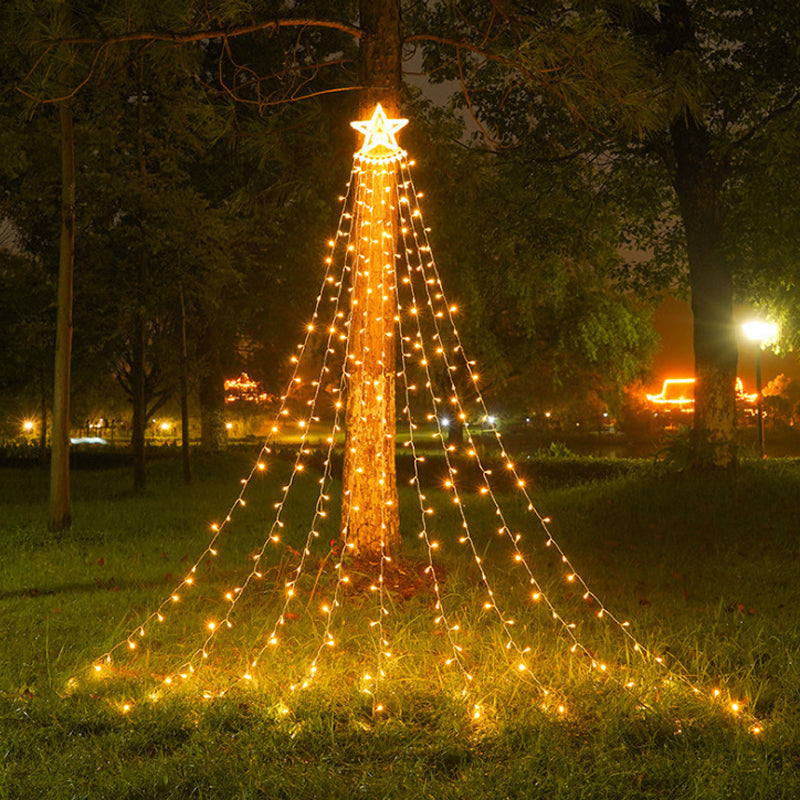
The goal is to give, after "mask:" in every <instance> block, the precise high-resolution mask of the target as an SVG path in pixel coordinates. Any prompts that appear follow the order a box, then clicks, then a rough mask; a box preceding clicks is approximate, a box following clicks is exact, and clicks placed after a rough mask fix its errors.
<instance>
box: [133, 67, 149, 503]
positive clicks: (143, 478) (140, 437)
mask: <svg viewBox="0 0 800 800" xmlns="http://www.w3.org/2000/svg"><path fill="white" fill-rule="evenodd" d="M138 77H139V81H138V83H139V91H138V95H137V102H136V156H137V160H138V162H139V173H140V175H141V176H142V178H143V179H144V177H145V176H146V175H147V162H146V160H145V152H144V62H143V61H140V63H139V76H138ZM140 233H141V237H142V244H141V248H142V249H141V253H140V254H139V260H138V262H137V272H136V312H135V314H134V319H133V342H132V347H131V405H132V413H133V419H132V425H131V450H132V451H133V489H134V491H137V492H138V491H141V490H142V489H144V488H145V486H146V485H147V464H146V460H145V459H146V456H145V449H144V447H145V430H146V428H147V386H146V375H145V351H146V342H147V334H146V324H147V323H146V321H145V299H146V298H145V272H146V266H147V265H146V264H145V249H144V248H145V237H146V235H147V234H146V232H145V231H144V230H143V229H142V228H141V226H140Z"/></svg>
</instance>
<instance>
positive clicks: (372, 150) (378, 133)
mask: <svg viewBox="0 0 800 800" xmlns="http://www.w3.org/2000/svg"><path fill="white" fill-rule="evenodd" d="M350 125H351V127H353V128H355V129H356V130H357V131H359V132H360V133H363V134H364V136H365V139H364V144H363V145H362V146H361V149H360V150H359V151H358V155H360V156H361V157H362V158H371V159H381V160H382V159H390V158H394V157H395V156H397V155H399V154H400V153H402V152H403V150H402V149H401V148H400V145H398V144H397V140H396V139H395V138H394V135H395V134H396V133H397V131H399V130H400V129H401V128H404V127H405V126H406V125H408V120H407V119H389V118H388V117H387V116H386V112H385V111H384V110H383V108H382V106H381V104H380V103H378V104H377V105H376V106H375V112H374V113H373V115H372V119H364V120H358V121H357V122H351V123H350Z"/></svg>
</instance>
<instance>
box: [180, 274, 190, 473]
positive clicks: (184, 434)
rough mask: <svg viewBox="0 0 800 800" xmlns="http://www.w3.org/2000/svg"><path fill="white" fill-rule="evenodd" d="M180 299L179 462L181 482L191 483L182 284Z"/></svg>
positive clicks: (186, 353) (187, 377) (187, 367)
mask: <svg viewBox="0 0 800 800" xmlns="http://www.w3.org/2000/svg"><path fill="white" fill-rule="evenodd" d="M179 289H180V298H181V460H182V462H183V482H184V483H185V484H187V485H188V484H190V483H191V482H192V458H191V451H190V449H189V357H188V351H187V347H186V301H185V299H184V296H183V284H181V285H180V286H179Z"/></svg>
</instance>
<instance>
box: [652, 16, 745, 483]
mask: <svg viewBox="0 0 800 800" xmlns="http://www.w3.org/2000/svg"><path fill="white" fill-rule="evenodd" d="M660 10H661V26H662V31H663V39H662V55H670V54H673V53H676V52H691V51H696V50H697V49H698V44H697V41H696V34H695V30H694V28H693V25H692V18H691V10H690V8H689V6H688V4H687V3H686V0H668V1H667V2H663V3H662V4H661V7H660ZM669 133H670V140H671V145H672V147H671V149H672V156H673V158H674V166H673V170H674V171H673V185H674V187H675V192H676V194H677V196H678V202H679V204H680V209H681V216H682V218H683V225H684V229H685V232H686V248H687V256H688V261H689V284H690V288H691V293H692V312H693V316H694V357H695V378H696V383H695V413H694V422H693V426H692V445H693V447H692V465H693V466H694V467H695V468H706V467H709V466H713V467H729V466H733V465H735V463H736V441H735V437H736V391H735V384H736V364H737V360H738V350H737V346H736V334H735V329H734V323H733V276H732V273H731V268H730V265H729V264H727V263H726V260H725V257H724V255H723V253H722V249H721V246H720V242H721V238H722V215H721V210H720V203H719V194H720V186H721V184H722V180H723V179H722V176H721V173H720V169H719V167H718V165H717V163H716V161H715V159H714V155H713V152H712V147H711V134H710V132H709V130H708V128H707V127H706V126H705V125H704V123H703V122H702V121H700V120H698V119H696V118H695V116H694V115H693V114H692V113H691V112H690V111H689V110H688V109H686V110H684V112H683V113H682V114H681V116H679V117H677V118H676V119H675V120H674V121H673V122H672V124H671V125H670V131H669Z"/></svg>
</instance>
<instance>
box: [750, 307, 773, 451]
mask: <svg viewBox="0 0 800 800" xmlns="http://www.w3.org/2000/svg"><path fill="white" fill-rule="evenodd" d="M742 331H744V335H745V336H746V337H747V338H748V339H750V341H751V342H755V343H756V345H757V349H756V392H757V393H758V407H757V411H756V413H757V421H758V453H759V455H760V456H761V458H764V408H763V397H762V395H761V351H762V349H763V347H764V344H765V343H766V342H768V341H770V339H774V338H775V336H777V334H778V326H777V325H776V324H775V323H774V322H764V321H762V320H752V321H751V322H745V323H744V325H742Z"/></svg>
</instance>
